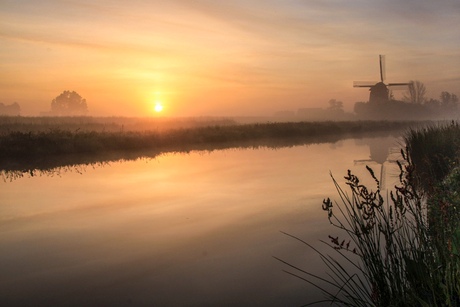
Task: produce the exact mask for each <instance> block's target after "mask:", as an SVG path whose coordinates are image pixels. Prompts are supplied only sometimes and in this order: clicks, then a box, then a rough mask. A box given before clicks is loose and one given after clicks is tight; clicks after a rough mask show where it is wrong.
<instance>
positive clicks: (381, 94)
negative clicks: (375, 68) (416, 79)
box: [353, 55, 411, 103]
mask: <svg viewBox="0 0 460 307" xmlns="http://www.w3.org/2000/svg"><path fill="white" fill-rule="evenodd" d="M379 62H380V82H378V81H355V82H353V87H368V88H369V91H370V94H369V103H382V102H387V101H389V89H388V88H389V87H398V86H410V85H411V83H410V82H407V83H388V84H385V77H386V76H385V56H384V55H379Z"/></svg>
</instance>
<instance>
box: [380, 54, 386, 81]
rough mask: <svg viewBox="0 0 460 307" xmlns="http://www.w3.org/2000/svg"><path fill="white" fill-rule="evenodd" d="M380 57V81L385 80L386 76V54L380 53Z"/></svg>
mask: <svg viewBox="0 0 460 307" xmlns="http://www.w3.org/2000/svg"><path fill="white" fill-rule="evenodd" d="M379 58H380V82H384V81H385V78H386V71H385V56H384V55H379Z"/></svg>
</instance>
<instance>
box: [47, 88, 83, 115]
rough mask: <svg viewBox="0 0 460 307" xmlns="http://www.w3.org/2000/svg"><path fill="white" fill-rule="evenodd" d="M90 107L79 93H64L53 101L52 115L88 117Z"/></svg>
mask: <svg viewBox="0 0 460 307" xmlns="http://www.w3.org/2000/svg"><path fill="white" fill-rule="evenodd" d="M87 112H88V106H87V105H86V99H83V98H82V97H81V96H80V95H79V94H78V93H77V92H75V91H73V92H71V91H64V92H62V94H60V95H59V96H57V97H56V98H54V99H53V100H52V101H51V113H52V114H54V115H67V116H69V115H86V113H87Z"/></svg>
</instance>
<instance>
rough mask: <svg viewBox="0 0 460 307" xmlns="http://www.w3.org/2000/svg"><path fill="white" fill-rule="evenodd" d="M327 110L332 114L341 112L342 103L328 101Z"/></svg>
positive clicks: (333, 100) (332, 100)
mask: <svg viewBox="0 0 460 307" xmlns="http://www.w3.org/2000/svg"><path fill="white" fill-rule="evenodd" d="M328 110H331V111H334V112H343V102H342V101H337V100H335V99H331V100H329V107H328Z"/></svg>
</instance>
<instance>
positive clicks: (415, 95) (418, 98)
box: [403, 80, 426, 104]
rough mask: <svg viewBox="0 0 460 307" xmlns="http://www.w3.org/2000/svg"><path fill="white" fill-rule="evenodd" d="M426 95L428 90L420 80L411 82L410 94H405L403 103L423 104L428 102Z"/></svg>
mask: <svg viewBox="0 0 460 307" xmlns="http://www.w3.org/2000/svg"><path fill="white" fill-rule="evenodd" d="M425 94H426V88H425V85H424V84H423V83H422V82H420V81H418V80H415V81H410V83H409V90H408V93H407V94H404V97H403V101H405V102H410V103H418V104H423V103H425V100H426V98H425Z"/></svg>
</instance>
